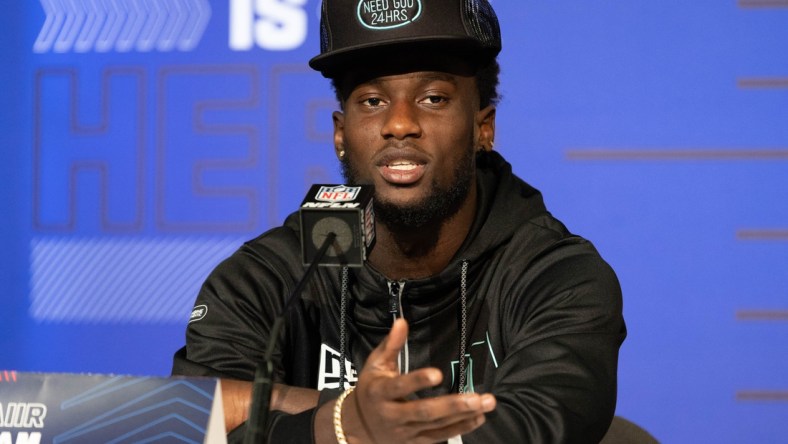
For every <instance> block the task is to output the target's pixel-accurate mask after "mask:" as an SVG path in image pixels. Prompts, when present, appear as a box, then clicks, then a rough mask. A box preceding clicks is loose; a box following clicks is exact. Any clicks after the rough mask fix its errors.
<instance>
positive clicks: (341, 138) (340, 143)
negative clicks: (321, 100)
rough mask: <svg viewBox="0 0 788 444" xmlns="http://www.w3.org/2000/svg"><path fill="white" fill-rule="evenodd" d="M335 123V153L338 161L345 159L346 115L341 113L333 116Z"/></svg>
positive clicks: (338, 112)
mask: <svg viewBox="0 0 788 444" xmlns="http://www.w3.org/2000/svg"><path fill="white" fill-rule="evenodd" d="M331 118H332V120H333V122H334V152H335V153H336V155H337V159H339V160H342V158H343V157H345V115H344V114H343V113H342V112H340V111H334V113H333V114H331Z"/></svg>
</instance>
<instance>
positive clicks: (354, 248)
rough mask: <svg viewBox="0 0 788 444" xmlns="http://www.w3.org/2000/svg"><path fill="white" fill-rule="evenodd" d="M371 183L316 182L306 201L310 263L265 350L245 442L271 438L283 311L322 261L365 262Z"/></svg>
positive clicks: (306, 260) (304, 243) (305, 244)
mask: <svg viewBox="0 0 788 444" xmlns="http://www.w3.org/2000/svg"><path fill="white" fill-rule="evenodd" d="M373 194H374V187H373V186H371V185H361V186H352V187H351V186H346V185H325V184H324V185H313V186H312V187H311V188H310V189H309V192H307V195H306V197H305V198H304V201H303V202H302V203H301V209H300V210H299V216H300V220H301V260H302V262H303V264H304V266H308V268H307V270H306V272H305V273H304V276H303V277H301V279H300V280H299V281H298V283H297V285H296V287H295V289H293V293H292V294H291V295H290V297H289V298H288V300H287V302H286V303H285V305H284V307H282V309H281V310H280V311H279V313H278V314H277V315H276V317H275V318H274V323H273V325H272V326H271V332H270V335H269V338H268V346H267V347H266V350H265V354H264V355H263V359H262V361H261V362H260V364H259V365H258V366H257V370H256V371H255V375H254V382H253V383H252V402H251V406H250V407H249V419H248V420H247V421H246V435H245V436H244V443H245V444H252V443H260V442H264V441H265V439H266V434H265V431H266V426H267V422H268V410H269V408H270V404H271V392H272V390H273V386H274V381H273V373H274V366H273V362H272V361H271V357H272V356H273V354H274V345H275V344H276V339H277V338H278V337H279V332H280V331H281V330H282V328H283V326H284V319H285V317H284V315H285V313H286V312H287V310H288V309H290V307H291V306H292V305H293V304H294V302H295V301H296V300H298V299H299V298H300V295H301V292H302V291H303V288H304V287H305V286H306V282H307V281H308V280H309V278H310V277H311V276H312V275H313V274H314V273H315V270H316V269H317V267H318V266H351V267H361V266H363V265H364V261H366V260H367V256H368V255H369V252H370V250H372V247H373V246H374V244H375V212H374V210H373V208H372V195H373Z"/></svg>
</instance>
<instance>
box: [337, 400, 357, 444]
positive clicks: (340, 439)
mask: <svg viewBox="0 0 788 444" xmlns="http://www.w3.org/2000/svg"><path fill="white" fill-rule="evenodd" d="M354 388H355V387H350V388H349V389H347V390H345V391H344V392H342V394H341V395H339V398H337V402H336V404H334V434H335V435H336V437H337V443H339V444H347V440H346V439H345V431H344V430H343V429H342V403H344V402H345V398H347V396H348V395H349V394H350V392H352V391H353V389H354Z"/></svg>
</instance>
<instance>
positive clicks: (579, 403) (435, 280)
mask: <svg viewBox="0 0 788 444" xmlns="http://www.w3.org/2000/svg"><path fill="white" fill-rule="evenodd" d="M477 184H478V189H479V193H478V195H479V202H478V211H477V214H476V217H475V220H474V223H473V226H472V228H471V231H470V233H469V234H468V237H467V239H466V240H465V242H464V243H463V245H462V246H461V247H460V249H459V251H458V252H457V254H456V255H455V257H454V258H453V259H452V261H451V262H450V263H449V265H448V266H447V267H446V269H445V270H443V271H442V272H441V273H440V274H438V275H436V276H432V277H430V278H426V279H419V280H412V281H403V282H398V283H396V284H395V286H394V288H395V292H396V290H397V288H398V287H397V286H398V285H399V286H401V289H402V293H401V306H399V307H397V304H396V302H398V301H393V300H392V296H391V294H390V290H391V284H392V283H391V282H389V281H388V280H387V279H386V278H385V277H384V276H383V275H382V274H380V273H379V272H377V271H376V270H375V269H374V268H372V267H371V266H365V267H363V268H358V269H353V268H351V269H349V273H348V278H349V279H348V284H347V286H346V288H347V293H348V295H349V298H348V299H347V302H348V305H347V322H346V327H347V332H348V333H347V346H346V349H347V350H348V353H349V354H348V356H349V357H351V360H352V364H353V368H350V364H348V366H347V367H346V368H347V369H348V370H349V371H348V374H349V377H350V380H351V381H355V374H354V372H355V369H360V368H361V366H362V365H363V363H364V362H365V360H366V357H367V356H368V355H369V353H370V351H371V350H372V349H373V348H374V347H375V346H376V345H377V344H378V343H380V341H381V340H382V339H383V338H384V337H385V335H386V334H387V332H388V330H389V328H390V327H391V323H392V310H391V308H392V302H395V304H394V305H395V310H396V309H401V313H402V314H404V317H405V318H406V319H407V321H408V323H409V326H410V333H409V336H408V352H407V356H403V366H404V361H405V358H407V360H408V361H409V362H408V364H409V365H408V367H409V368H410V369H417V368H422V367H427V366H432V367H437V368H439V369H441V370H442V371H443V372H444V382H443V384H442V385H441V386H439V387H436V388H435V389H434V390H430V391H425V392H424V393H420V395H421V396H430V395H434V394H440V393H448V392H456V391H457V390H458V380H459V379H460V378H459V375H458V374H457V373H458V369H459V367H460V366H459V355H460V349H461V342H462V341H461V340H462V338H465V356H466V360H465V363H464V365H465V366H466V371H465V374H466V381H465V389H466V391H475V392H479V393H481V392H490V393H493V394H494V395H495V396H496V398H497V407H496V409H495V411H493V412H491V413H489V414H488V416H487V422H486V423H485V424H484V425H483V426H482V427H480V428H479V429H478V430H476V431H474V432H473V433H471V434H468V435H465V436H463V441H464V442H466V443H477V442H478V443H497V442H534V443H547V442H571V443H578V442H598V441H599V440H600V439H601V438H602V436H603V435H604V434H605V432H606V431H607V428H608V426H609V424H610V421H611V419H612V416H613V413H614V411H615V403H616V371H617V362H618V349H619V346H620V345H621V343H622V341H623V340H624V337H625V336H626V329H625V326H624V321H623V317H622V300H621V290H620V287H619V284H618V280H617V279H616V276H615V274H614V273H613V271H612V269H611V268H610V267H609V266H608V264H607V263H605V262H604V260H602V258H601V257H600V256H599V254H598V253H597V251H596V250H595V249H594V247H593V246H592V245H591V243H589V242H588V241H586V240H584V239H582V238H580V237H578V236H575V235H573V234H570V233H569V232H568V231H567V229H566V228H565V227H564V226H563V225H562V224H561V223H560V222H559V221H558V220H556V219H555V218H553V217H552V216H551V215H550V213H548V212H547V210H546V209H545V206H544V203H543V201H542V197H541V194H540V193H539V192H538V191H537V190H535V189H534V188H532V187H530V186H529V185H528V184H526V183H525V182H523V181H522V180H520V179H519V178H517V177H516V176H514V175H513V174H512V171H511V165H509V164H508V163H507V162H506V161H505V160H504V159H503V158H502V157H501V156H500V155H498V154H497V153H488V154H484V155H480V157H478V158H477ZM298 233H299V227H298V218H297V215H296V214H293V215H291V216H290V217H288V218H287V220H286V221H285V224H284V226H282V227H278V228H275V229H272V230H270V231H268V232H266V233H264V234H263V235H261V236H260V237H258V238H256V239H254V240H252V241H249V242H247V243H246V244H244V245H243V246H242V247H241V248H240V249H239V250H238V251H237V252H236V253H234V254H233V255H232V256H231V257H230V258H228V259H227V260H225V261H224V262H223V263H222V264H220V265H219V266H218V267H217V268H216V270H214V271H213V273H212V274H211V275H210V276H209V278H208V279H207V281H206V282H205V284H204V285H203V287H202V290H201V291H200V294H199V296H198V297H197V302H196V304H195V305H196V306H197V307H199V308H200V309H202V308H203V307H200V306H204V307H205V309H204V310H200V309H198V311H197V313H200V314H201V316H198V317H197V319H198V320H195V321H192V322H191V323H190V324H189V327H188V329H187V332H186V338H187V339H186V347H184V348H183V349H181V350H179V351H178V352H177V353H176V355H175V362H174V366H173V373H175V374H183V375H209V376H219V377H226V378H234V379H243V380H251V379H252V378H253V375H254V370H255V366H256V363H257V362H259V360H260V358H261V357H262V354H263V351H264V349H265V344H266V343H267V342H268V332H269V330H270V326H271V324H272V319H273V317H274V315H275V314H276V313H277V312H278V311H279V309H280V307H281V306H282V304H283V303H284V300H285V298H286V296H287V295H289V294H290V292H291V290H292V289H293V287H294V286H295V283H296V281H297V280H298V278H299V277H300V276H301V275H302V274H303V272H304V268H303V266H302V265H301V258H300V253H299V251H300V240H299V234H298ZM463 269H465V271H463ZM341 274H342V273H341V270H340V269H338V268H320V269H319V271H318V273H317V274H316V275H315V277H314V278H313V279H312V281H311V282H310V283H309V286H308V287H307V289H306V291H305V292H304V294H303V299H302V300H301V301H300V303H299V304H297V305H296V306H294V307H293V309H291V310H290V312H289V313H288V314H287V321H286V322H287V323H286V325H287V327H286V328H285V332H284V334H283V337H281V338H280V339H279V347H278V348H277V352H276V353H275V355H274V359H275V369H276V370H275V373H276V379H277V380H278V381H280V382H282V383H285V384H288V385H294V386H301V387H308V388H319V389H332V388H338V387H339V384H338V380H339V378H338V377H339V370H338V368H339V365H338V364H339V353H338V350H339V348H340V347H339V344H340V341H339V333H338V332H339V319H340V299H341V295H342V291H341V288H342V284H341ZM463 281H464V282H465V293H466V304H465V305H466V316H465V322H463V316H462V312H463V309H462V305H463V304H462V297H461V293H462V289H461V288H462V287H463V285H462V282H463ZM463 326H465V328H463ZM463 330H465V331H466V333H465V334H462V333H461V332H462V331H463ZM331 392H338V390H333V391H332V390H324V392H323V393H324V394H329V393H331ZM327 397H328V396H321V399H322V398H327ZM312 414H313V411H308V412H305V413H304V414H301V415H294V416H290V415H285V414H276V415H274V417H273V426H272V427H271V438H272V439H271V442H312V435H311V418H312ZM233 435H236V434H233Z"/></svg>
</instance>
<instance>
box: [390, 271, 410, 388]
mask: <svg viewBox="0 0 788 444" xmlns="http://www.w3.org/2000/svg"><path fill="white" fill-rule="evenodd" d="M386 283H387V284H388V287H389V313H391V322H392V323H393V322H394V321H396V320H397V317H400V318H405V314H404V313H403V311H402V295H403V294H404V293H405V281H404V280H403V281H387V282H386ZM403 352H404V353H405V366H404V368H403V366H402V353H403ZM397 367H398V368H399V372H400V374H402V373H408V372H409V371H410V351H409V350H408V340H407V339H405V346H404V347H403V349H402V350H400V352H399V355H398V356H397Z"/></svg>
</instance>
